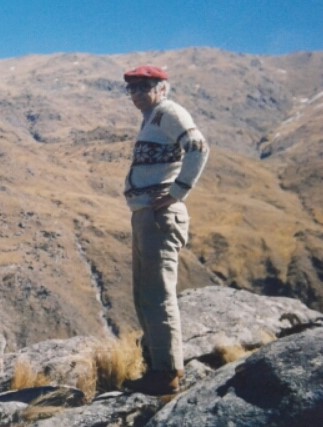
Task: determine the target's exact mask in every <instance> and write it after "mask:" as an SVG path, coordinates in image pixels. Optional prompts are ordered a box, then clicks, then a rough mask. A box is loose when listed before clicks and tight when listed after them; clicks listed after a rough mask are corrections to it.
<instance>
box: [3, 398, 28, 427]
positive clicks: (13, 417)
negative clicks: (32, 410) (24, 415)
mask: <svg viewBox="0 0 323 427" xmlns="http://www.w3.org/2000/svg"><path fill="white" fill-rule="evenodd" d="M26 407H27V405H26V404H25V403H21V402H8V403H1V402H0V426H3V427H5V426H8V427H9V426H12V425H14V424H13V423H15V422H17V421H18V420H19V418H20V413H21V411H23V410H24V409H25V408H26Z"/></svg>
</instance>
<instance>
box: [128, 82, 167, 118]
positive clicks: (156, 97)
mask: <svg viewBox="0 0 323 427" xmlns="http://www.w3.org/2000/svg"><path fill="white" fill-rule="evenodd" d="M156 84H157V82H156V80H150V79H142V78H133V79H131V81H130V82H129V83H128V85H127V91H128V93H129V94H130V96H131V99H132V102H133V103H134V105H135V106H136V107H137V108H138V109H139V110H141V111H142V112H145V111H149V110H151V109H152V108H154V107H155V106H156V105H157V104H158V103H159V102H160V100H161V98H162V93H161V91H160V90H158V89H157V88H156Z"/></svg>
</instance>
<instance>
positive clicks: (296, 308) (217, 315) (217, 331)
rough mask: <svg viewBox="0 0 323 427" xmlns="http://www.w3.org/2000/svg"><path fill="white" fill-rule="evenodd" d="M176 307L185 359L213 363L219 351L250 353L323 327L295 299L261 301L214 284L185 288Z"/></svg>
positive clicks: (322, 317) (321, 318)
mask: <svg viewBox="0 0 323 427" xmlns="http://www.w3.org/2000/svg"><path fill="white" fill-rule="evenodd" d="M179 305H180V310H181V316H182V330H183V342H184V357H185V360H187V361H188V360H191V359H198V358H202V359H203V358H204V359H205V358H206V357H207V355H210V358H211V359H213V358H214V353H217V352H219V351H221V349H223V348H226V349H227V350H228V349H229V348H231V349H232V351H233V352H234V351H239V349H240V350H245V351H251V350H255V349H257V348H260V347H261V346H263V345H264V344H266V343H268V342H270V341H273V340H275V339H277V338H279V337H281V336H285V335H289V334H292V333H295V332H300V331H302V330H303V329H304V328H309V327H311V326H315V325H320V324H321V323H323V315H322V314H320V313H318V312H317V311H315V310H311V309H309V308H308V307H306V306H305V305H304V304H303V303H301V302H300V301H299V300H297V299H292V298H285V297H264V296H261V295H257V294H254V293H251V292H248V291H243V290H236V289H230V288H225V287H220V286H208V287H205V288H201V289H189V290H187V291H185V292H183V293H182V294H181V295H180V298H179ZM213 362H214V363H215V362H216V361H215V360H213ZM218 362H220V361H218Z"/></svg>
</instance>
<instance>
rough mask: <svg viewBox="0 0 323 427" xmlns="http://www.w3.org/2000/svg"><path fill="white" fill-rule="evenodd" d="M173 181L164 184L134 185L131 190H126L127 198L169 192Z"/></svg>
mask: <svg viewBox="0 0 323 427" xmlns="http://www.w3.org/2000/svg"><path fill="white" fill-rule="evenodd" d="M171 185H172V183H164V184H155V185H149V186H147V187H140V188H139V187H135V188H134V187H132V188H129V190H127V191H125V192H124V195H125V196H126V197H127V198H131V197H135V196H140V195H142V194H148V195H149V196H158V195H160V194H163V193H164V194H167V193H168V191H167V190H169V189H170V187H171Z"/></svg>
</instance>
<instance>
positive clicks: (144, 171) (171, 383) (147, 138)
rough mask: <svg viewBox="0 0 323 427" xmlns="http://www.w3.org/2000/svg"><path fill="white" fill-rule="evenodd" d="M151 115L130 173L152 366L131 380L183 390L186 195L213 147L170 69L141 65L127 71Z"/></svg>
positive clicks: (138, 298) (138, 102)
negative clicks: (177, 96) (172, 90)
mask: <svg viewBox="0 0 323 427" xmlns="http://www.w3.org/2000/svg"><path fill="white" fill-rule="evenodd" d="M124 79H125V81H126V82H127V87H126V89H127V92H128V93H129V95H130V97H131V99H132V102H133V104H134V105H135V106H136V107H137V108H138V109H139V110H140V111H141V112H142V115H143V122H142V125H141V128H140V131H139V134H138V137H137V141H136V143H135V146H134V151H133V161H132V164H131V167H130V171H129V173H128V175H127V178H126V184H125V197H126V200H127V203H128V206H129V208H130V209H131V211H132V220H131V223H132V233H133V247H132V253H133V293H134V303H135V308H136V312H137V316H138V319H139V322H140V325H141V327H142V329H143V342H144V343H145V345H146V347H147V349H148V352H149V358H150V366H149V369H148V370H147V372H146V373H145V374H144V375H143V377H142V378H139V379H137V380H134V381H127V382H126V384H125V385H126V387H128V388H130V389H132V390H134V391H139V392H143V393H147V394H152V395H161V394H170V393H174V392H177V391H178V390H179V379H180V378H181V377H182V376H183V375H184V364H183V352H182V336H181V323H180V313H179V309H178V303H177V295H176V284H177V270H178V256H179V251H180V249H181V248H182V247H183V246H184V245H185V244H186V242H187V238H188V226H189V217H188V214H187V210H186V206H185V204H184V200H185V199H186V197H187V196H188V194H189V192H190V190H191V189H192V188H193V187H194V186H195V184H196V182H197V180H198V178H199V177H200V175H201V173H202V170H203V168H204V166H205V163H206V160H207V157H208V153H209V148H208V145H207V143H206V142H205V139H204V137H203V135H202V134H201V132H200V131H199V129H198V128H197V127H196V125H195V123H194V121H193V119H192V117H191V115H190V114H189V113H188V112H187V111H186V110H185V109H184V108H183V107H181V106H180V105H179V104H177V103H175V102H174V101H172V100H169V99H167V95H168V92H169V83H168V75H167V73H166V72H165V71H164V70H163V69H161V68H157V67H152V66H141V67H138V68H135V69H134V70H131V71H128V72H126V73H125V74H124Z"/></svg>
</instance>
